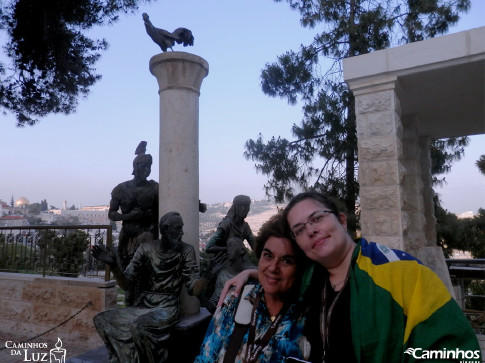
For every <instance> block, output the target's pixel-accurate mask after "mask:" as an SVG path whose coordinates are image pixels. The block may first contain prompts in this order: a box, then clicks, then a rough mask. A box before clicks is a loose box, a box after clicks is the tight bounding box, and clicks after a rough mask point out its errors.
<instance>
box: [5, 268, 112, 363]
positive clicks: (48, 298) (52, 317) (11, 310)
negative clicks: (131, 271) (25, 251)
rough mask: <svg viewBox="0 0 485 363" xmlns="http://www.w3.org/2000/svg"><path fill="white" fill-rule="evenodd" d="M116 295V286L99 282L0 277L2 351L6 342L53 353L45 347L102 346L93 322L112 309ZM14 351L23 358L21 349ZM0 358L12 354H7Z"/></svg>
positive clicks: (49, 277) (68, 278)
mask: <svg viewBox="0 0 485 363" xmlns="http://www.w3.org/2000/svg"><path fill="white" fill-rule="evenodd" d="M117 290H118V288H117V286H116V283H115V281H108V282H107V281H103V279H102V278H86V277H79V278H72V277H59V276H46V277H43V276H40V275H35V274H24V273H8V272H0V291H2V294H0V305H1V306H2V308H1V309H0V321H1V322H2V323H1V324H0V336H2V337H3V338H4V339H3V340H4V341H2V342H1V343H2V344H6V346H5V347H7V346H8V345H9V344H7V342H8V341H11V342H14V343H16V344H18V343H24V344H25V346H24V347H28V345H27V344H28V343H33V344H41V345H42V344H49V346H48V347H45V346H44V348H54V346H52V344H51V343H46V342H53V343H55V342H56V339H57V338H59V339H60V340H61V342H62V344H63V345H64V346H68V347H69V346H77V347H85V350H86V351H88V350H90V349H92V348H95V347H99V346H102V345H103V342H102V340H101V338H100V337H99V335H98V334H97V332H96V329H95V327H94V324H93V317H94V316H95V315H96V314H97V313H99V312H100V311H103V310H106V309H112V308H115V307H116V300H117ZM20 339H21V340H20ZM10 345H12V344H10ZM5 347H3V346H2V347H0V350H2V349H3V348H5ZM17 351H18V352H22V358H23V355H24V350H23V349H19V350H17ZM31 351H32V350H31ZM14 352H15V350H14ZM0 353H1V354H3V355H6V356H8V355H9V354H13V353H12V351H11V349H7V350H6V351H4V352H0ZM72 353H73V352H69V351H68V354H70V355H71V354H72ZM1 354H0V356H2V355H1ZM21 360H22V359H20V358H19V360H18V361H21ZM2 361H3V360H2Z"/></svg>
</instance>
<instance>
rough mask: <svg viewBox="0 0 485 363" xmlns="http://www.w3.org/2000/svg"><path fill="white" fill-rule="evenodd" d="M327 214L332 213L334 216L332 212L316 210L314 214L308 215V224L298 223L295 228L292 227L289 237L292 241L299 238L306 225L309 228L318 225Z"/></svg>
mask: <svg viewBox="0 0 485 363" xmlns="http://www.w3.org/2000/svg"><path fill="white" fill-rule="evenodd" d="M329 213H334V214H335V212H332V211H331V210H317V211H316V212H313V213H312V214H311V215H310V217H308V222H306V223H299V224H297V225H296V226H293V227H292V228H291V230H290V233H291V237H293V238H294V239H296V238H297V237H300V236H301V234H302V233H303V232H305V230H306V226H307V224H309V225H310V226H312V225H314V224H318V223H320V222H321V221H322V220H323V218H324V217H325V216H326V215H327V214H329Z"/></svg>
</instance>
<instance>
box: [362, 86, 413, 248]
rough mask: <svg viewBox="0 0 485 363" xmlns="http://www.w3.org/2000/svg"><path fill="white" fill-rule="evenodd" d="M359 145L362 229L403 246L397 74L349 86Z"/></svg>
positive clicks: (375, 238)
mask: <svg viewBox="0 0 485 363" xmlns="http://www.w3.org/2000/svg"><path fill="white" fill-rule="evenodd" d="M353 92H354V96H355V112H356V118H357V120H356V122H357V140H358V150H359V184H360V202H361V227H362V235H363V236H365V237H366V238H367V239H368V240H371V241H377V242H380V243H383V244H386V245H388V246H390V247H392V248H398V249H405V242H404V237H403V236H404V233H405V231H406V229H407V227H408V215H407V213H406V212H405V211H404V210H403V207H404V201H403V195H402V194H403V190H402V182H403V175H404V166H403V164H402V159H403V151H402V124H401V114H400V111H401V110H400V103H399V98H398V95H397V92H398V89H397V79H396V78H395V77H390V78H389V79H385V80H384V81H383V82H382V83H379V84H377V85H376V84H369V85H365V86H364V87H360V88H358V89H353Z"/></svg>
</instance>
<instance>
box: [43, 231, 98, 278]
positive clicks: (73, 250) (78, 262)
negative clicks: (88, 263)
mask: <svg viewBox="0 0 485 363" xmlns="http://www.w3.org/2000/svg"><path fill="white" fill-rule="evenodd" d="M88 247H89V235H88V234H87V233H86V232H84V231H81V230H76V231H73V232H72V233H69V234H68V235H66V236H61V237H58V236H56V237H54V238H53V239H52V240H51V241H50V246H49V252H50V254H51V255H52V257H53V261H54V268H55V271H56V272H57V273H59V275H61V276H71V277H77V276H78V274H79V273H80V272H81V267H82V266H83V264H84V252H86V250H87V248H88Z"/></svg>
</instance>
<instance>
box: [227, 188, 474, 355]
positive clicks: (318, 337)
mask: <svg viewBox="0 0 485 363" xmlns="http://www.w3.org/2000/svg"><path fill="white" fill-rule="evenodd" d="M283 215H284V217H285V219H286V221H287V223H288V226H289V228H290V230H291V234H292V236H293V238H294V239H295V240H296V242H297V244H298V246H299V247H300V248H301V249H302V250H303V251H304V252H305V254H306V255H307V256H308V257H309V258H310V259H312V260H313V261H315V262H316V264H315V265H314V266H313V267H312V268H310V269H309V270H308V271H307V275H306V278H305V277H304V278H303V281H309V283H308V288H306V289H304V292H303V294H304V301H306V302H307V304H309V306H310V309H309V313H308V315H307V322H308V323H307V325H306V327H305V333H306V334H307V337H308V339H309V341H310V343H311V347H312V352H311V361H313V362H322V361H325V362H326V363H328V362H407V361H415V360H416V359H430V358H431V359H443V361H456V362H459V361H462V360H463V359H465V358H466V359H472V360H475V361H477V362H479V361H480V359H481V358H480V357H481V353H480V348H479V345H478V341H477V338H476V335H475V333H474V331H473V329H472V328H471V325H470V323H469V322H468V321H467V320H466V318H465V317H464V315H463V313H462V311H461V309H460V308H459V306H458V305H457V304H456V302H455V300H454V299H453V298H452V297H451V295H450V294H449V292H448V290H447V289H446V287H445V286H444V284H443V283H442V282H441V280H440V279H439V278H438V276H437V275H436V274H435V273H434V272H432V271H431V270H430V269H428V268H427V267H425V266H423V265H422V264H421V263H420V262H419V261H418V260H417V259H416V258H414V257H412V256H410V255H409V254H407V253H405V252H402V251H399V250H394V249H390V248H388V247H386V246H383V245H380V244H377V243H374V242H367V241H366V240H365V239H364V238H361V239H359V240H357V241H354V240H353V239H352V238H351V237H350V235H349V234H348V233H347V230H346V227H347V220H346V216H345V214H343V213H341V212H339V211H338V209H337V207H336V205H335V203H334V202H333V201H332V200H331V199H330V198H328V197H326V196H324V195H322V194H319V193H316V192H305V193H301V194H299V195H297V196H295V197H294V198H293V199H292V200H291V201H290V202H289V204H288V205H287V206H286V208H285V210H284V212H283ZM251 275H252V276H254V272H246V273H245V274H243V275H241V276H239V277H236V278H235V279H234V280H233V281H229V282H228V283H227V284H226V287H228V286H230V285H231V284H232V285H236V290H237V291H238V288H239V286H240V285H241V282H240V281H242V280H244V279H246V278H247V276H251ZM440 361H441V360H440Z"/></svg>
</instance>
